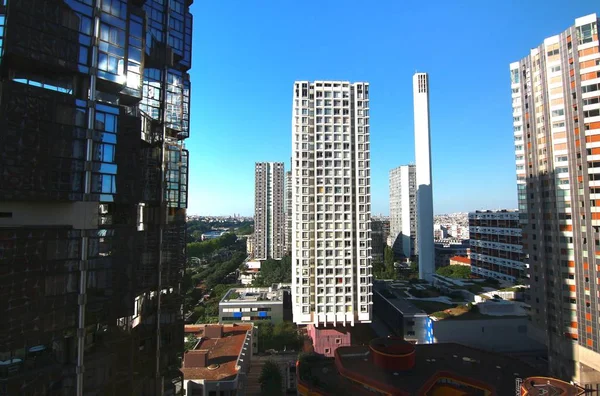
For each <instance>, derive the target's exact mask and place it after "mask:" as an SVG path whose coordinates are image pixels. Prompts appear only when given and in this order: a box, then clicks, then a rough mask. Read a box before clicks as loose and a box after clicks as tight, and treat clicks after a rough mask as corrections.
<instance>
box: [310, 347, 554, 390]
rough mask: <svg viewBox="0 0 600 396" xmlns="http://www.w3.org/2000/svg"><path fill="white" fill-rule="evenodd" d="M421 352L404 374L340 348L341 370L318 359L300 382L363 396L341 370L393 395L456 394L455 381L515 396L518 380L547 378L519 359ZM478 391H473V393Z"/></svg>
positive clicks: (465, 350) (359, 351) (362, 351)
mask: <svg viewBox="0 0 600 396" xmlns="http://www.w3.org/2000/svg"><path fill="white" fill-rule="evenodd" d="M415 352H416V356H415V365H414V367H413V368H412V369H409V370H407V371H404V372H398V371H388V370H386V369H383V368H381V367H378V366H376V365H375V363H374V361H373V352H372V351H371V350H370V348H369V347H367V346H350V347H340V348H338V349H337V351H336V355H337V359H338V360H337V362H338V365H337V366H336V363H335V359H334V358H325V357H321V356H318V357H316V358H314V359H315V360H313V361H310V362H308V363H301V364H300V366H301V368H300V379H301V380H302V381H303V382H305V383H306V384H308V385H310V386H311V387H313V388H315V389H322V390H324V391H325V392H327V393H331V394H340V395H341V394H348V395H350V394H357V391H356V387H355V386H353V385H352V384H351V382H350V381H348V380H347V378H346V377H345V376H343V375H341V374H340V370H343V372H344V373H345V375H348V376H349V377H348V378H351V379H352V380H354V381H359V382H362V383H363V384H365V385H367V386H370V387H373V388H377V389H380V390H381V391H383V392H389V393H393V394H400V392H405V393H406V394H410V395H425V394H426V393H425V392H426V391H428V390H429V391H430V392H432V393H428V394H436V395H437V394H439V395H442V394H455V393H444V392H445V391H447V392H450V391H451V389H446V387H447V386H448V385H447V384H445V383H444V380H443V378H450V379H455V380H456V381H460V380H461V379H464V380H466V381H465V382H467V384H477V383H481V382H483V383H484V384H485V385H487V387H490V388H492V389H493V392H494V393H493V394H495V395H511V394H514V392H515V380H516V379H517V378H523V379H524V378H527V377H532V376H536V375H544V374H545V373H541V372H539V371H538V370H536V369H534V368H532V367H531V366H529V365H527V364H525V363H523V362H521V361H519V360H517V359H514V358H511V357H508V356H504V355H499V354H495V353H491V352H486V351H482V350H479V349H474V348H469V347H466V346H463V345H459V344H417V345H415ZM476 388H477V386H475V385H473V389H472V390H471V391H473V390H475V389H476ZM436 389H437V391H436ZM437 392H440V393H437ZM365 394H366V393H365ZM456 394H467V393H456ZM468 394H470V393H468Z"/></svg>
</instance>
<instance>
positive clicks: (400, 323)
mask: <svg viewBox="0 0 600 396" xmlns="http://www.w3.org/2000/svg"><path fill="white" fill-rule="evenodd" d="M402 296H405V294H404V292H403V291H402V290H397V289H395V288H394V287H393V286H392V285H388V284H387V283H386V282H381V281H375V282H374V284H373V314H374V315H375V316H377V317H378V318H379V319H381V320H382V321H383V322H384V323H385V324H386V325H387V326H388V327H389V328H390V329H391V330H392V332H393V333H394V334H395V335H397V336H401V337H404V339H405V340H407V341H409V342H412V343H414V344H429V343H432V342H433V334H432V332H431V319H430V318H429V315H428V314H427V313H426V312H425V311H423V310H422V309H419V308H417V307H416V306H415V305H413V304H410V302H409V301H408V300H407V299H406V298H403V297H402Z"/></svg>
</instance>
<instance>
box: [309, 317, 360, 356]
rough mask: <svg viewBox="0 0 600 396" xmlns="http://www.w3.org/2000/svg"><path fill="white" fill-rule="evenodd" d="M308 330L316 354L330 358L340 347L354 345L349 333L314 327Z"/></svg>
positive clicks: (311, 326) (310, 326)
mask: <svg viewBox="0 0 600 396" xmlns="http://www.w3.org/2000/svg"><path fill="white" fill-rule="evenodd" d="M306 330H307V333H308V336H309V337H310V338H311V339H312V342H313V347H314V350H315V352H316V353H319V354H322V355H325V356H328V357H333V356H334V355H333V354H334V352H335V350H336V349H337V348H338V347H341V346H350V345H352V343H351V341H352V339H351V335H350V332H349V331H342V330H337V329H331V328H330V329H326V328H318V327H315V326H313V325H308V326H307V327H306Z"/></svg>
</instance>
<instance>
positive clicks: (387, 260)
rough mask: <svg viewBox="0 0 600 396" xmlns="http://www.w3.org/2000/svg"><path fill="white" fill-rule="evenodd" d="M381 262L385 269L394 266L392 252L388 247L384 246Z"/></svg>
mask: <svg viewBox="0 0 600 396" xmlns="http://www.w3.org/2000/svg"><path fill="white" fill-rule="evenodd" d="M383 262H384V264H385V267H386V268H389V267H393V266H394V251H393V250H392V248H391V247H389V246H386V247H385V248H384V250H383Z"/></svg>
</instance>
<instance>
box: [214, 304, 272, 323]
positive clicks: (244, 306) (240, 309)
mask: <svg viewBox="0 0 600 396" xmlns="http://www.w3.org/2000/svg"><path fill="white" fill-rule="evenodd" d="M225 308H227V309H232V308H233V309H237V310H238V311H237V312H240V313H241V315H242V316H241V317H240V318H239V320H226V319H224V318H231V317H234V316H235V315H234V312H224V309H225ZM267 308H269V309H270V311H266V314H267V315H268V316H270V317H271V319H270V320H268V319H258V320H244V319H243V318H244V317H248V316H259V314H258V313H259V312H264V311H265V310H266V309H267ZM248 309H249V310H250V311H244V310H248ZM252 309H254V311H253V310H252ZM261 321H270V322H271V323H280V322H283V301H273V302H270V301H256V302H245V303H244V302H239V303H236V302H235V301H234V302H229V303H220V304H219V323H238V322H241V323H243V322H247V323H249V322H261Z"/></svg>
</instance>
